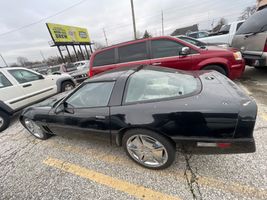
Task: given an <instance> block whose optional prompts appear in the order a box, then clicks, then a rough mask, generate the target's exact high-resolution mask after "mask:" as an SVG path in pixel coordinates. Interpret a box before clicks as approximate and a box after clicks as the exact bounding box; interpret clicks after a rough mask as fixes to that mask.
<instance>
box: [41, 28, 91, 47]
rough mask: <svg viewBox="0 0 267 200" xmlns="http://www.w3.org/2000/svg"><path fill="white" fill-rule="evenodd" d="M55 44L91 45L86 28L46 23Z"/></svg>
mask: <svg viewBox="0 0 267 200" xmlns="http://www.w3.org/2000/svg"><path fill="white" fill-rule="evenodd" d="M46 25H47V28H48V30H49V32H50V34H51V37H52V39H53V40H54V42H55V44H57V43H65V44H89V43H90V37H89V34H88V31H87V29H86V28H80V27H75V26H66V25H61V24H51V23H46Z"/></svg>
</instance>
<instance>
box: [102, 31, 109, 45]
mask: <svg viewBox="0 0 267 200" xmlns="http://www.w3.org/2000/svg"><path fill="white" fill-rule="evenodd" d="M103 33H104V37H105V41H106V46H108V38H107V35H106V31H105V29H104V28H103Z"/></svg>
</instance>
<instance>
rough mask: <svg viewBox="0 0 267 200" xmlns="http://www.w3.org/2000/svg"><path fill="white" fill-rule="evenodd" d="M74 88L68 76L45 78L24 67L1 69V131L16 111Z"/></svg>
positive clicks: (72, 81)
mask: <svg viewBox="0 0 267 200" xmlns="http://www.w3.org/2000/svg"><path fill="white" fill-rule="evenodd" d="M74 86H75V83H74V80H73V79H72V78H71V76H69V75H67V74H66V75H60V76H59V75H51V76H43V75H41V74H39V73H37V72H35V71H33V70H30V69H26V68H22V67H12V68H0V131H3V130H4V129H6V128H7V127H8V125H9V122H10V118H11V117H12V115H13V114H14V113H16V111H19V110H21V109H22V108H24V107H26V106H28V105H31V104H33V103H35V102H37V101H40V100H43V99H45V98H47V97H49V96H51V95H54V94H56V93H59V92H63V91H66V90H71V89H73V88H74Z"/></svg>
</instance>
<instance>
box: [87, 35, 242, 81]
mask: <svg viewBox="0 0 267 200" xmlns="http://www.w3.org/2000/svg"><path fill="white" fill-rule="evenodd" d="M140 64H151V65H154V66H163V67H170V68H175V69H182V70H216V71H218V72H220V73H222V74H224V75H226V76H228V77H229V78H231V79H235V78H238V77H240V76H241V75H242V73H243V71H244V67H245V65H244V60H243V59H242V55H241V53H240V52H235V51H234V50H233V51H230V50H227V49H222V48H219V47H207V48H205V49H202V48H199V47H197V46H195V45H192V44H190V43H188V42H185V41H183V40H180V39H178V38H175V37H170V36H161V37H154V38H146V39H140V40H134V41H130V42H125V43H121V44H117V45H114V46H111V47H107V48H105V49H102V50H100V51H96V52H94V53H93V54H92V56H91V59H90V70H89V72H88V75H89V77H90V76H93V75H95V74H98V73H100V72H104V71H106V70H110V69H113V68H119V67H125V66H133V65H140Z"/></svg>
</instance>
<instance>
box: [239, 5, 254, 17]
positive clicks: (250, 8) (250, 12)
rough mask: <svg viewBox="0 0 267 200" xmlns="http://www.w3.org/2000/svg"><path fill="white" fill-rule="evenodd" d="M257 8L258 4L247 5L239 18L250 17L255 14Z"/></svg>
mask: <svg viewBox="0 0 267 200" xmlns="http://www.w3.org/2000/svg"><path fill="white" fill-rule="evenodd" d="M256 10H257V7H256V5H254V6H248V7H246V8H245V9H244V10H243V12H242V13H241V16H240V17H239V18H238V19H239V20H246V19H248V18H249V17H250V16H251V15H253V14H254V13H255V12H256Z"/></svg>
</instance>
